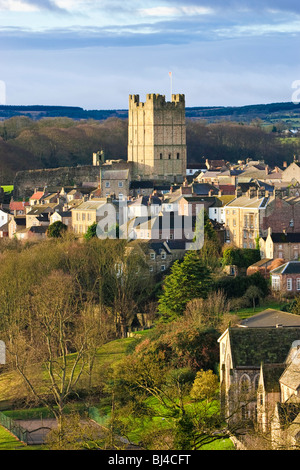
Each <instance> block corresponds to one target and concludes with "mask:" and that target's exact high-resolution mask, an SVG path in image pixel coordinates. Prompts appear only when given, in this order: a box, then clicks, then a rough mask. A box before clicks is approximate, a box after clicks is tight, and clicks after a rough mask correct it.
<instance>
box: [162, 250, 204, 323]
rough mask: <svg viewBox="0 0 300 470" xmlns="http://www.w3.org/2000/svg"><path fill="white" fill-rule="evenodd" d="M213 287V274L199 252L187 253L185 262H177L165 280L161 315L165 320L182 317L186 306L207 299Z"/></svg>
mask: <svg viewBox="0 0 300 470" xmlns="http://www.w3.org/2000/svg"><path fill="white" fill-rule="evenodd" d="M210 287H211V273H210V270H209V269H208V268H207V267H206V266H205V265H204V263H203V261H202V260H201V259H200V257H199V254H198V252H196V251H190V252H187V253H186V255H185V256H184V258H183V260H182V261H181V262H180V261H179V260H177V261H175V263H174V264H173V266H172V268H171V273H170V275H169V276H167V277H166V278H165V281H164V284H163V293H162V295H161V296H160V298H159V306H158V310H159V313H160V314H161V315H162V317H163V318H164V319H173V318H174V317H176V316H178V315H181V314H182V313H183V312H184V310H185V307H186V304H187V303H188V302H189V301H190V300H192V299H195V298H206V296H207V294H208V292H209V290H210Z"/></svg>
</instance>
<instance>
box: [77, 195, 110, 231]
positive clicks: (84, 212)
mask: <svg viewBox="0 0 300 470" xmlns="http://www.w3.org/2000/svg"><path fill="white" fill-rule="evenodd" d="M105 209H106V210H105ZM108 210H109V211H111V212H110V214H109V216H110V217H111V218H109V217H108V219H107V220H108V224H109V225H110V227H107V228H108V229H109V228H111V227H112V226H114V225H116V223H118V220H119V213H118V204H116V203H115V202H114V201H112V200H111V198H101V199H91V200H89V201H84V202H82V203H81V204H79V205H78V206H76V207H74V208H73V209H72V210H71V212H72V229H73V231H74V233H76V234H78V235H84V234H85V233H86V232H87V230H88V228H89V227H90V226H91V225H93V224H94V223H98V222H99V221H100V220H102V219H104V218H106V215H105V212H107V211H108Z"/></svg>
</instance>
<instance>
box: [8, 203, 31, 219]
mask: <svg viewBox="0 0 300 470" xmlns="http://www.w3.org/2000/svg"><path fill="white" fill-rule="evenodd" d="M28 206H29V202H25V201H14V200H13V199H12V200H11V201H10V203H9V212H10V213H11V214H13V215H16V216H19V215H25V214H26V207H28Z"/></svg>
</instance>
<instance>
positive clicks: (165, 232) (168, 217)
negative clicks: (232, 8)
mask: <svg viewBox="0 0 300 470" xmlns="http://www.w3.org/2000/svg"><path fill="white" fill-rule="evenodd" d="M195 224H196V217H195V216H191V217H187V216H184V215H179V214H178V213H175V212H161V213H160V214H159V215H157V216H154V217H153V216H152V217H151V216H148V217H137V218H135V219H131V220H130V221H129V224H128V227H127V231H128V232H127V233H128V236H129V237H130V238H131V239H133V240H134V239H140V240H180V241H187V242H192V240H193V237H194V230H195Z"/></svg>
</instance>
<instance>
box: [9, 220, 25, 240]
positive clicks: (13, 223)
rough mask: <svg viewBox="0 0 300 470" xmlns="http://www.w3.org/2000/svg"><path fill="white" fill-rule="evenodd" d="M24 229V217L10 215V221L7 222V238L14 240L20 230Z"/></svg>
mask: <svg viewBox="0 0 300 470" xmlns="http://www.w3.org/2000/svg"><path fill="white" fill-rule="evenodd" d="M25 228H26V217H22V216H20V217H16V216H14V215H11V217H10V220H9V221H8V237H9V238H14V237H15V236H16V234H17V233H18V232H19V231H20V230H24V229H25Z"/></svg>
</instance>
